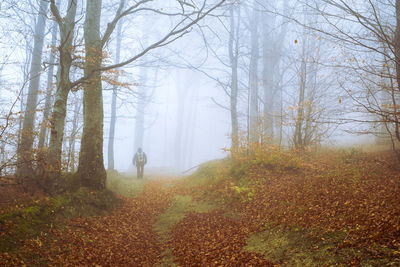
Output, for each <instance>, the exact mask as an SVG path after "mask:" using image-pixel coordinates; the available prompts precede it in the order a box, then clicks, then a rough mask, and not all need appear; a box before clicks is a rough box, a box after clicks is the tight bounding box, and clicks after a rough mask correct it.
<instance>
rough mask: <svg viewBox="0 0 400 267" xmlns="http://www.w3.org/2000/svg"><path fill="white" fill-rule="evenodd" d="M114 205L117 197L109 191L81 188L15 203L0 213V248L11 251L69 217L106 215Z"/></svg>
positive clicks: (0, 249) (117, 202)
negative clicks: (19, 203)
mask: <svg viewBox="0 0 400 267" xmlns="http://www.w3.org/2000/svg"><path fill="white" fill-rule="evenodd" d="M118 204H119V200H118V199H117V198H116V197H115V195H114V194H113V193H112V192H111V191H109V190H102V191H93V190H91V189H89V188H85V187H82V188H79V189H78V190H77V191H76V192H74V193H67V194H63V195H58V196H56V197H54V198H49V197H47V198H44V199H42V200H36V201H34V202H32V203H30V204H27V205H24V206H22V207H21V206H17V207H16V208H15V209H13V210H9V211H6V212H4V213H2V214H0V227H1V228H0V229H1V231H0V237H1V238H0V251H1V252H10V251H14V250H16V249H18V248H20V246H21V245H22V240H25V239H29V238H34V237H35V236H38V235H39V234H40V233H41V232H45V231H46V230H48V229H49V228H51V227H53V225H56V224H57V225H59V224H63V223H65V222H67V221H68V220H70V219H71V218H73V217H87V216H94V215H105V214H108V213H109V212H111V211H112V210H113V209H114V208H115V207H116V206H117V205H118Z"/></svg>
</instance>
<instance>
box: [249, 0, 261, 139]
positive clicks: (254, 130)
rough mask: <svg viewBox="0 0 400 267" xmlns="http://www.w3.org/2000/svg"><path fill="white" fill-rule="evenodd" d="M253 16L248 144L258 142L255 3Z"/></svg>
mask: <svg viewBox="0 0 400 267" xmlns="http://www.w3.org/2000/svg"><path fill="white" fill-rule="evenodd" d="M253 5H254V6H253V16H252V18H251V20H252V21H251V23H250V27H251V31H250V39H251V53H250V65H249V138H250V142H253V143H254V142H258V141H259V140H260V131H259V129H258V128H259V127H258V125H259V122H258V120H259V119H258V57H259V44H258V21H259V12H258V11H257V8H256V1H254V3H253Z"/></svg>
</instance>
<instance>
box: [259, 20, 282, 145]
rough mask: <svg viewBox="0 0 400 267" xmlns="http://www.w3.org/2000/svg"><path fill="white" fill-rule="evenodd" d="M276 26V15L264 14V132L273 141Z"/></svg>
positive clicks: (269, 140) (276, 56)
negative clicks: (274, 30)
mask: <svg viewBox="0 0 400 267" xmlns="http://www.w3.org/2000/svg"><path fill="white" fill-rule="evenodd" d="M274 27H275V15H274V14H267V13H266V14H264V20H263V39H264V40H263V72H262V76H263V77H262V81H263V89H264V114H263V132H264V138H266V139H268V140H264V141H266V142H272V141H273V139H274V117H273V115H274V114H273V111H274V89H275V88H274V87H275V73H276V69H275V68H276V63H277V58H278V57H279V55H276V53H277V52H278V51H276V50H275V48H276V46H275V42H277V40H275V38H274V36H273V29H274Z"/></svg>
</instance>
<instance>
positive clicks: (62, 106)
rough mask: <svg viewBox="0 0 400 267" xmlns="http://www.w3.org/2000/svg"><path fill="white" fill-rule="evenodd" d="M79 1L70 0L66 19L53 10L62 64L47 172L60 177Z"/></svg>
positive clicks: (53, 8)
mask: <svg viewBox="0 0 400 267" xmlns="http://www.w3.org/2000/svg"><path fill="white" fill-rule="evenodd" d="M76 8H77V1H76V0H69V3H68V11H67V16H66V18H65V19H61V18H60V17H59V14H58V10H57V7H56V6H55V4H54V1H52V6H51V10H52V12H53V15H54V16H55V17H56V19H57V22H58V25H59V28H60V36H61V41H60V46H59V48H58V50H59V52H60V62H59V67H58V72H57V90H56V95H55V100H54V106H53V114H52V118H51V133H50V144H49V151H48V157H47V171H49V172H50V174H51V176H53V175H58V174H59V173H60V171H61V153H62V143H63V137H64V128H65V117H66V114H67V101H68V94H69V92H70V89H71V87H70V84H71V82H70V71H71V65H72V53H73V46H72V42H73V39H74V31H75V17H76Z"/></svg>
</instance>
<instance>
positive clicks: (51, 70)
mask: <svg viewBox="0 0 400 267" xmlns="http://www.w3.org/2000/svg"><path fill="white" fill-rule="evenodd" d="M57 29H58V27H57V24H56V23H55V22H53V27H52V31H51V52H50V58H49V70H48V72H47V90H46V100H45V104H44V111H43V120H42V124H41V125H40V132H39V143H38V149H39V150H41V149H43V148H44V147H45V143H46V136H47V125H48V120H49V115H50V111H51V99H52V95H53V74H54V62H55V57H54V51H53V48H54V47H55V46H56V42H57V33H58V30H57Z"/></svg>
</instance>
